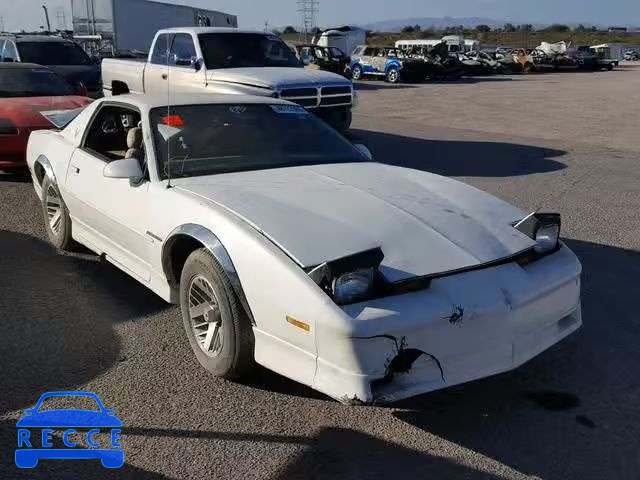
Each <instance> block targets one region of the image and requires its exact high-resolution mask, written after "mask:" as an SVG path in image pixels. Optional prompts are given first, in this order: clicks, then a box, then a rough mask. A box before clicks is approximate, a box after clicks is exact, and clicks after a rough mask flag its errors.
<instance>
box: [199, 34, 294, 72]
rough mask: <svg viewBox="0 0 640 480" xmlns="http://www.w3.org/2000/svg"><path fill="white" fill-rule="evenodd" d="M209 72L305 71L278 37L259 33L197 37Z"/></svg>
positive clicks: (203, 35)
mask: <svg viewBox="0 0 640 480" xmlns="http://www.w3.org/2000/svg"><path fill="white" fill-rule="evenodd" d="M198 39H199V40H200V48H201V49H202V56H203V57H204V62H205V65H206V67H207V68H209V69H214V68H241V67H301V68H302V67H303V65H302V63H301V62H300V61H299V60H298V59H297V58H296V56H295V54H294V53H293V52H292V51H291V49H290V48H289V47H288V46H287V44H286V43H284V42H283V41H282V40H281V39H280V38H279V37H277V36H275V35H269V34H260V33H233V34H230V33H205V34H202V35H198Z"/></svg>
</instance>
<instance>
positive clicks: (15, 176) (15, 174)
mask: <svg viewBox="0 0 640 480" xmlns="http://www.w3.org/2000/svg"><path fill="white" fill-rule="evenodd" d="M0 182H8V183H10V182H15V183H30V182H31V174H30V173H29V170H27V169H26V168H25V169H18V170H11V171H2V170H1V169H0Z"/></svg>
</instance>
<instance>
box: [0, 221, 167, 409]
mask: <svg viewBox="0 0 640 480" xmlns="http://www.w3.org/2000/svg"><path fill="white" fill-rule="evenodd" d="M0 252H2V255H0V292H1V294H0V318H1V319H2V321H0V338H2V342H0V364H1V368H0V385H2V390H1V392H0V412H7V411H11V410H16V409H23V408H28V407H29V406H33V405H34V404H35V402H36V401H37V400H38V398H39V397H40V395H42V394H43V393H44V392H48V391H56V390H74V389H75V387H76V386H77V385H82V384H85V383H86V382H88V381H89V380H91V379H93V378H95V377H96V376H98V375H99V374H101V373H102V372H104V371H105V370H107V369H108V368H110V367H111V366H112V365H114V364H116V363H117V362H119V361H120V342H119V340H118V338H117V336H116V335H115V333H114V331H113V326H114V325H115V324H117V323H120V322H125V321H128V320H129V319H133V318H136V317H138V316H141V315H144V314H148V313H153V312H157V311H160V310H162V309H165V308H168V306H167V305H166V304H165V303H164V302H163V301H162V300H161V299H159V298H158V297H156V296H155V295H154V294H153V293H152V292H150V291H149V290H147V289H146V288H145V287H143V286H142V285H139V284H138V283H137V282H135V281H134V280H132V279H130V278H129V277H128V276H127V275H126V274H124V273H122V272H120V271H119V270H118V269H116V268H115V267H113V266H111V265H109V264H106V263H104V262H100V261H99V259H98V257H96V256H95V255H92V254H82V253H80V254H75V255H65V254H59V253H57V252H56V251H55V250H54V249H53V248H52V247H51V246H50V245H49V244H48V243H46V242H43V241H42V240H39V239H37V238H35V237H32V236H29V235H24V234H20V233H15V232H10V231H0Z"/></svg>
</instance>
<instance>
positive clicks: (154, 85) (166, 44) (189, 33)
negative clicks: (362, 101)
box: [102, 27, 357, 130]
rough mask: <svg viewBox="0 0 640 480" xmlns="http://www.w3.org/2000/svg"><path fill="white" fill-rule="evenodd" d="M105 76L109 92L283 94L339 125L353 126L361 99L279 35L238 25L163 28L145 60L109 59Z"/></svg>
mask: <svg viewBox="0 0 640 480" xmlns="http://www.w3.org/2000/svg"><path fill="white" fill-rule="evenodd" d="M102 79H103V89H104V94H105V96H110V95H119V94H126V93H149V94H166V95H169V96H170V95H171V94H172V93H202V92H203V91H204V92H210V93H217V94H219V93H227V94H235V95H258V96H264V97H274V98H282V99H286V100H290V101H293V102H295V103H297V104H299V105H301V106H303V107H304V108H306V109H308V110H311V111H313V112H314V113H315V114H316V115H318V116H319V117H320V118H322V119H323V120H325V121H326V122H327V123H329V124H331V125H332V126H334V127H335V128H336V129H338V130H346V129H348V128H349V126H350V124H351V109H352V107H354V106H355V104H356V102H357V97H356V93H355V91H354V90H353V85H352V84H351V82H350V81H349V80H347V79H345V78H344V77H342V76H340V75H337V74H334V73H331V72H325V71H317V70H316V71H314V70H308V69H305V68H304V65H303V63H302V62H300V60H298V59H297V58H296V56H295V54H294V53H293V52H292V51H291V49H290V48H289V47H288V46H287V45H286V44H285V43H284V42H283V41H282V39H280V37H278V36H276V35H272V34H269V33H265V32H254V31H242V30H237V29H234V28H210V27H204V28H202V27H186V28H170V29H164V30H160V31H158V33H156V36H155V38H154V40H153V44H152V46H151V51H150V52H149V57H148V59H147V61H146V62H145V61H144V60H136V59H105V60H103V62H102ZM169 101H170V100H169Z"/></svg>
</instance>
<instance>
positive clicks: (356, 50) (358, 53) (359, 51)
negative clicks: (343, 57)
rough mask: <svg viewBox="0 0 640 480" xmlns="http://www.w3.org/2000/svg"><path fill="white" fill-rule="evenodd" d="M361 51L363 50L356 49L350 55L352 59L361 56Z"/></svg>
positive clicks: (360, 48)
mask: <svg viewBox="0 0 640 480" xmlns="http://www.w3.org/2000/svg"><path fill="white" fill-rule="evenodd" d="M362 50H364V49H363V47H356V49H355V50H354V51H353V53H352V54H351V55H353V56H354V57H357V56H359V55H362Z"/></svg>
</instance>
